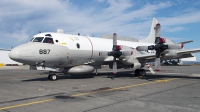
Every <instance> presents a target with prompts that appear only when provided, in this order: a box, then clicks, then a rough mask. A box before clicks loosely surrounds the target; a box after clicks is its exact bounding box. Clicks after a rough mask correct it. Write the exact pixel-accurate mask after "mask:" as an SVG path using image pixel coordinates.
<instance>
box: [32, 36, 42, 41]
mask: <svg viewBox="0 0 200 112" xmlns="http://www.w3.org/2000/svg"><path fill="white" fill-rule="evenodd" d="M43 38H44V37H36V38H35V39H34V40H33V42H42V40H43Z"/></svg>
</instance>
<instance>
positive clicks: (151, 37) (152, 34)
mask: <svg viewBox="0 0 200 112" xmlns="http://www.w3.org/2000/svg"><path fill="white" fill-rule="evenodd" d="M157 23H158V21H157V20H156V19H155V18H153V21H152V25H151V31H150V33H149V36H148V37H146V38H144V39H142V40H139V42H145V43H154V42H155V38H156V36H155V27H156V24H157Z"/></svg>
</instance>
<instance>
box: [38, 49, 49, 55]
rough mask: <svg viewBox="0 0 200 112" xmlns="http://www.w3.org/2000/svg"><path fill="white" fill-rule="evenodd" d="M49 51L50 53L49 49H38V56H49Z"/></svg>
mask: <svg viewBox="0 0 200 112" xmlns="http://www.w3.org/2000/svg"><path fill="white" fill-rule="evenodd" d="M50 51H51V50H50V49H40V50H39V54H49V53H50Z"/></svg>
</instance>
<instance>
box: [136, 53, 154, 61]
mask: <svg viewBox="0 0 200 112" xmlns="http://www.w3.org/2000/svg"><path fill="white" fill-rule="evenodd" d="M135 58H136V59H147V60H148V59H155V54H141V55H136V56H135Z"/></svg>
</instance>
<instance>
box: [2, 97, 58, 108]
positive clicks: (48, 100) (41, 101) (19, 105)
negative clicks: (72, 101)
mask: <svg viewBox="0 0 200 112" xmlns="http://www.w3.org/2000/svg"><path fill="white" fill-rule="evenodd" d="M53 100H55V99H46V100H40V101H35V102H29V103H24V104H18V105H13V106H7V107H2V108H0V110H6V109H11V108H17V107H23V106H29V105H34V104H39V103H45V102H50V101H53Z"/></svg>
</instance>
